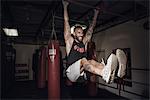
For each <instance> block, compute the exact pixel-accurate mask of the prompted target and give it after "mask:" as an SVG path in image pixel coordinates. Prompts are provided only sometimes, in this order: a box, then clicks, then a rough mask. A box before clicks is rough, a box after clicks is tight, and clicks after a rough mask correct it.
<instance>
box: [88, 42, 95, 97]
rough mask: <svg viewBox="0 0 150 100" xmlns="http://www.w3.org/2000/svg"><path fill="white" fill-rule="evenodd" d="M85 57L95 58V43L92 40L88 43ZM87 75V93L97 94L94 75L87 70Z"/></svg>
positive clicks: (90, 94)
mask: <svg viewBox="0 0 150 100" xmlns="http://www.w3.org/2000/svg"><path fill="white" fill-rule="evenodd" d="M87 59H89V60H91V59H94V60H96V54H95V43H94V42H92V41H91V42H89V43H88V49H87ZM87 75H88V76H89V79H88V83H87V89H88V95H89V96H96V94H97V87H96V75H95V74H92V73H90V72H87Z"/></svg>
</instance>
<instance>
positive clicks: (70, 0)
mask: <svg viewBox="0 0 150 100" xmlns="http://www.w3.org/2000/svg"><path fill="white" fill-rule="evenodd" d="M68 1H69V2H71V3H73V4H77V5H80V6H83V7H87V8H93V9H98V10H101V9H100V8H97V7H93V6H91V5H88V4H83V3H81V2H77V1H72V0H68ZM103 12H104V13H107V14H111V15H115V16H120V17H123V18H128V17H126V16H124V15H121V14H119V13H115V12H109V11H106V10H103Z"/></svg>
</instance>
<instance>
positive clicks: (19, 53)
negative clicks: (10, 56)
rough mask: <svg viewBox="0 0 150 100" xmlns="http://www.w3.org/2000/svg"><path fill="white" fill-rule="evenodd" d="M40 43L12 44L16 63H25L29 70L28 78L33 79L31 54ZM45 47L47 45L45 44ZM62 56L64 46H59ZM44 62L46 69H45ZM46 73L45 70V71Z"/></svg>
mask: <svg viewBox="0 0 150 100" xmlns="http://www.w3.org/2000/svg"><path fill="white" fill-rule="evenodd" d="M40 46H41V45H30V44H14V45H13V47H14V48H15V49H16V64H27V67H28V70H29V73H28V74H29V78H28V80H33V70H32V56H33V53H34V52H35V50H36V49H39V48H40ZM45 47H47V45H45ZM60 50H61V53H62V58H65V47H63V46H61V47H60ZM47 65H48V64H46V70H47ZM46 74H47V71H46ZM46 79H47V75H46Z"/></svg>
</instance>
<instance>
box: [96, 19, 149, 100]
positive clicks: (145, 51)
mask: <svg viewBox="0 0 150 100" xmlns="http://www.w3.org/2000/svg"><path fill="white" fill-rule="evenodd" d="M147 20H148V19H142V20H138V21H136V22H135V21H129V22H126V23H123V24H120V25H117V26H115V27H112V28H109V29H107V30H105V31H102V32H99V33H97V34H94V36H93V40H94V41H95V43H96V49H97V51H105V54H104V58H105V60H106V59H107V58H108V56H109V55H110V53H111V52H112V50H113V49H116V48H130V49H131V68H132V69H146V70H132V71H131V72H132V76H131V77H132V80H131V81H135V82H132V87H128V86H125V90H126V91H129V92H132V93H133V94H132V93H127V92H124V91H121V96H124V97H127V98H131V99H140V98H142V97H141V96H140V95H143V96H148V95H149V93H148V91H149V85H145V84H149V58H148V57H149V56H148V55H149V48H148V46H149V45H148V44H149V33H148V30H145V29H144V28H143V24H144V22H145V21H147ZM99 59H100V58H99ZM147 69H148V70H147ZM99 82H100V83H104V81H103V80H102V79H99ZM138 83H141V84H144V85H141V84H138ZM106 85H108V86H112V87H115V88H117V85H116V84H115V83H113V84H110V85H109V84H106ZM99 87H100V88H105V89H107V90H109V91H111V92H114V93H115V94H117V95H118V90H117V89H114V88H110V87H104V86H102V85H99ZM138 94H139V95H138Z"/></svg>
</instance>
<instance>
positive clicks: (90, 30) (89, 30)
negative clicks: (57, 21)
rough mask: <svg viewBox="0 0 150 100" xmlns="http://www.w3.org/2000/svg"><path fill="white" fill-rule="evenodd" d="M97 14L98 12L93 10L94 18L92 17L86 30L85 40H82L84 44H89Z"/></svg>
mask: <svg viewBox="0 0 150 100" xmlns="http://www.w3.org/2000/svg"><path fill="white" fill-rule="evenodd" d="M98 13H99V10H96V9H95V10H94V17H93V20H92V23H91V24H90V26H89V29H88V30H87V32H86V35H85V38H84V40H83V41H84V43H87V42H89V41H90V40H91V37H92V33H93V29H94V27H95V25H96V20H97V16H98Z"/></svg>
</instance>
